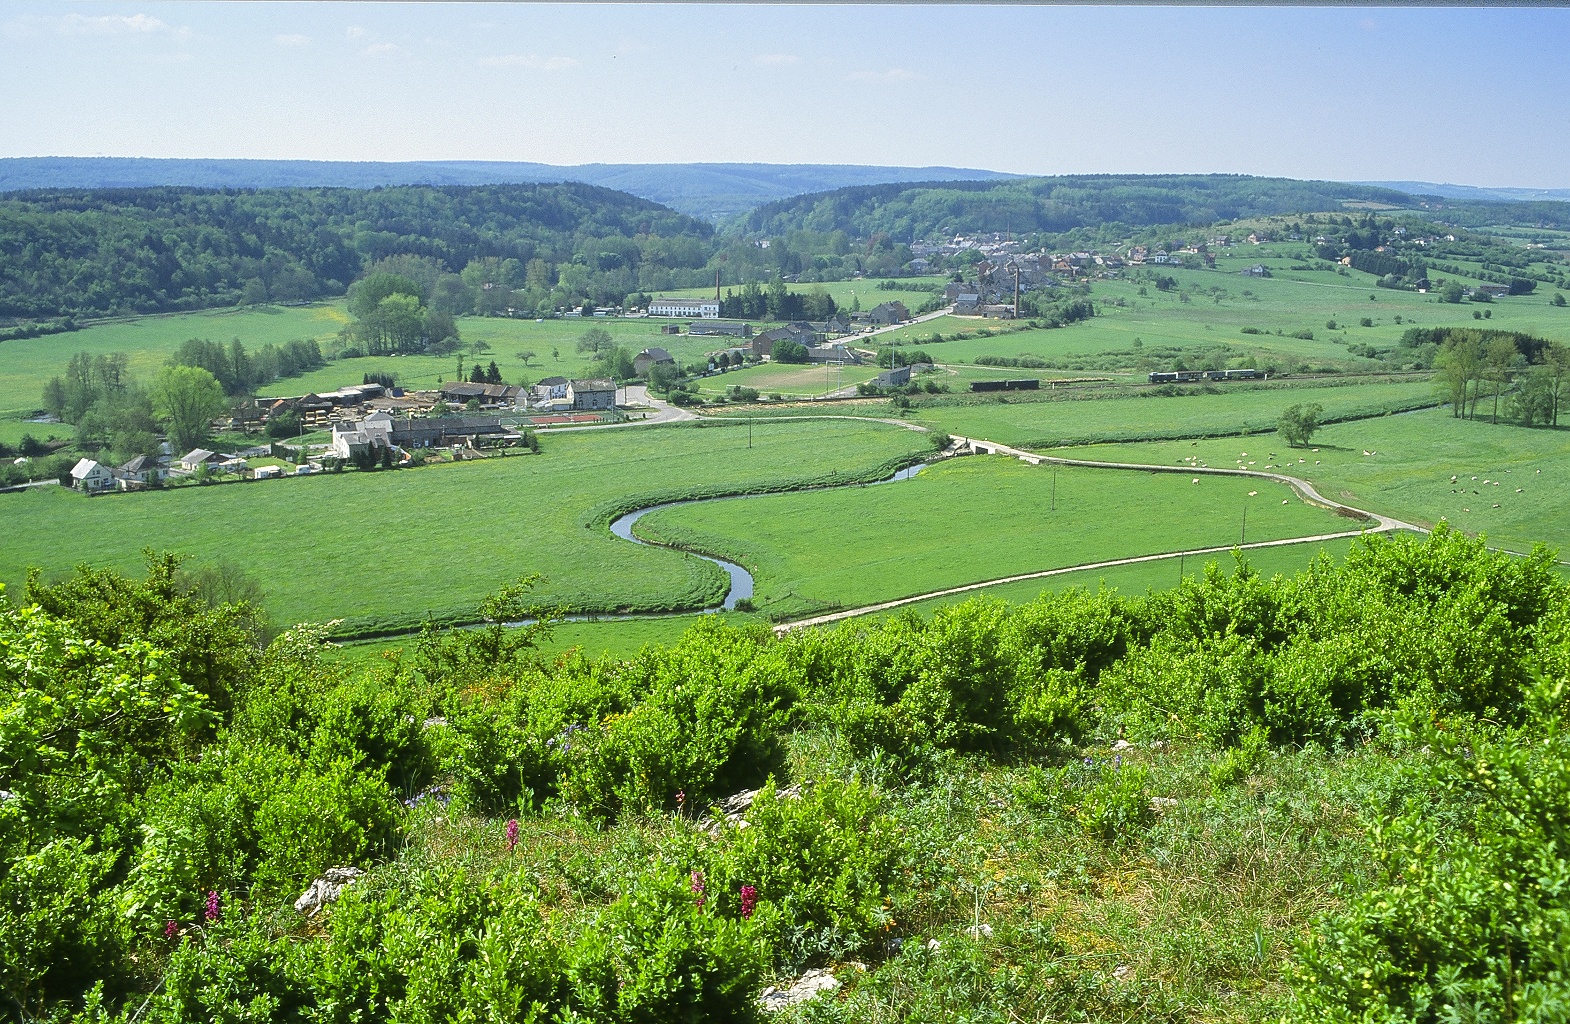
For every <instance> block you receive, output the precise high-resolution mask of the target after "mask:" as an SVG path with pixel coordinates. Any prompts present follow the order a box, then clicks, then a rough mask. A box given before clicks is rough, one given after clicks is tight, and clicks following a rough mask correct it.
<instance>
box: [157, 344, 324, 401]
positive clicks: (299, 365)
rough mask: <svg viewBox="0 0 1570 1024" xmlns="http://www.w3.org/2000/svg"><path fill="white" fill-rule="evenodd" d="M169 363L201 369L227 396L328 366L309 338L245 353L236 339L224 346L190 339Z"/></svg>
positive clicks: (319, 349) (243, 346) (265, 346)
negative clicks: (211, 376)
mask: <svg viewBox="0 0 1570 1024" xmlns="http://www.w3.org/2000/svg"><path fill="white" fill-rule="evenodd" d="M169 362H170V363H172V364H175V365H178V366H199V367H201V368H202V369H204V370H206V371H207V372H208V373H210V374H212V375H213V377H214V379H216V380H217V381H218V383H219V384H220V385H222V387H223V390H224V394H226V395H249V394H254V393H255V392H256V391H257V389H259V388H262V387H265V386H266V385H268V384H271V383H272V382H273V381H275V380H279V379H281V378H284V377H298V376H300V375H301V374H302V373H306V372H308V371H310V370H317V369H320V368H321V367H323V366H326V365H327V363H326V360H324V359H323V358H322V349H321V346H320V345H318V344H317V342H316V341H315V340H314V339H311V338H306V339H303V340H297V341H286V342H284V343H283V344H282V345H274V344H272V343H271V342H268V343H267V344H265V345H263V346H261V347H260V348H258V349H254V350H247V349H246V347H245V343H244V342H242V341H241V340H240V339H239V338H235V339H234V340H233V341H231V342H229V344H227V345H225V344H224V343H223V342H221V341H208V340H207V339H205V338H191V339H189V340H187V341H185V342H183V343H182V344H181V345H180V347H179V348H178V349H176V350H175V352H174V355H172V356H170V357H169Z"/></svg>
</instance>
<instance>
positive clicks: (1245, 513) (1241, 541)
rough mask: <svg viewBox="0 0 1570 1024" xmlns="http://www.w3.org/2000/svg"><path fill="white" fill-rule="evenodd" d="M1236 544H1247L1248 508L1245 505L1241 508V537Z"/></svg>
mask: <svg viewBox="0 0 1570 1024" xmlns="http://www.w3.org/2000/svg"><path fill="white" fill-rule="evenodd" d="M1238 543H1239V544H1246V543H1248V506H1247V505H1244V506H1243V536H1242V537H1241V538H1239V540H1238Z"/></svg>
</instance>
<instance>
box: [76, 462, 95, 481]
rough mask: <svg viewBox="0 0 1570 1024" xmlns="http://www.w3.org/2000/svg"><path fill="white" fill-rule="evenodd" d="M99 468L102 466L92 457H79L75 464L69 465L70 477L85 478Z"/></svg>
mask: <svg viewBox="0 0 1570 1024" xmlns="http://www.w3.org/2000/svg"><path fill="white" fill-rule="evenodd" d="M101 468H102V467H101V466H100V465H99V464H98V463H97V462H94V461H93V460H92V459H79V460H77V463H76V465H74V466H72V467H71V479H73V480H85V479H87V477H89V476H91V475H92V473H93V471H94V470H96V469H101Z"/></svg>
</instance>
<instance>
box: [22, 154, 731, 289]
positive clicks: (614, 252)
mask: <svg viewBox="0 0 1570 1024" xmlns="http://www.w3.org/2000/svg"><path fill="white" fill-rule="evenodd" d="M713 249H714V244H713V228H712V226H711V225H709V224H707V223H704V222H702V221H698V220H695V219H693V218H691V217H686V216H684V215H682V214H678V213H676V212H674V211H672V210H669V209H667V208H665V207H663V206H660V205H658V204H655V203H651V202H648V201H646V200H642V199H638V198H636V197H634V196H630V195H627V194H625V193H621V192H615V191H612V190H610V189H603V188H595V187H592V186H588V185H581V184H572V183H567V184H554V185H487V186H478V187H434V186H406V187H398V188H384V189H374V190H358V189H310V188H283V189H262V190H255V191H252V190H226V191H216V190H210V189H194V188H141V189H85V190H79V189H69V190H38V191H28V192H16V193H11V194H10V195H8V196H6V197H5V198H3V199H0V317H20V318H51V317H60V316H68V315H69V316H104V315H122V314H133V313H147V312H156V311H163V310H181V309H198V308H205V307H211V306H221V305H234V304H250V303H260V302H291V301H298V300H305V299H313V298H319V297H322V296H326V295H340V294H342V293H343V292H344V290H345V289H346V288H347V286H348V285H349V283H350V282H352V281H354V280H355V279H356V278H358V277H360V276H361V275H362V274H363V273H364V272H365V270H366V269H367V268H368V267H370V266H371V265H372V264H374V263H376V262H377V261H378V260H382V259H385V258H388V257H393V256H404V255H412V256H416V257H422V258H424V259H428V260H431V261H433V262H434V263H438V264H440V265H442V266H444V267H449V268H466V267H468V266H469V265H470V264H471V263H472V262H474V261H477V260H478V261H483V260H495V261H498V263H500V264H507V263H508V261H511V263H512V264H513V265H515V266H516V267H517V271H518V272H517V273H516V275H515V276H516V278H517V280H516V281H515V282H514V281H507V282H506V283H505V284H506V285H507V286H509V290H510V287H518V286H522V285H524V284H526V283H528V275H529V273H530V270H528V269H526V268H530V267H531V266H532V267H533V273H534V283H535V284H537V285H540V286H542V288H543V291H542V294H543V295H545V296H547V297H548V296H549V295H550V294H551V292H552V290H553V289H555V288H556V286H557V285H558V284H561V285H562V290H563V292H564V293H577V294H581V295H584V296H590V295H598V296H601V297H611V298H613V299H614V300H616V301H620V299H621V298H622V297H623V296H624V295H626V294H627V293H628V292H631V291H636V290H638V289H639V288H640V287H643V288H649V287H657V288H666V287H670V286H671V275H672V274H673V273H676V272H679V271H682V270H688V271H695V270H696V268H701V267H704V266H705V264H706V263H707V261H708V259H709V257H710V255H711V254H712V252H713ZM535 261H539V262H538V264H535ZM481 276H483V275H481ZM689 276H692V275H691V274H689ZM699 276H701V275H699ZM480 283H481V284H485V283H495V282H486V281H482V282H480ZM492 290H494V289H492ZM509 301H510V300H509ZM504 304H508V303H504Z"/></svg>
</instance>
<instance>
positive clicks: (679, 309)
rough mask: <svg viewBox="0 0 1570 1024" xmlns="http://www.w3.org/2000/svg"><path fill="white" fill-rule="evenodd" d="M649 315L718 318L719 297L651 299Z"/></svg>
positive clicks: (697, 318) (704, 318)
mask: <svg viewBox="0 0 1570 1024" xmlns="http://www.w3.org/2000/svg"><path fill="white" fill-rule="evenodd" d="M649 315H650V316H679V317H686V318H688V319H695V320H718V319H719V318H720V300H719V299H651V300H650V301H649Z"/></svg>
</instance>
